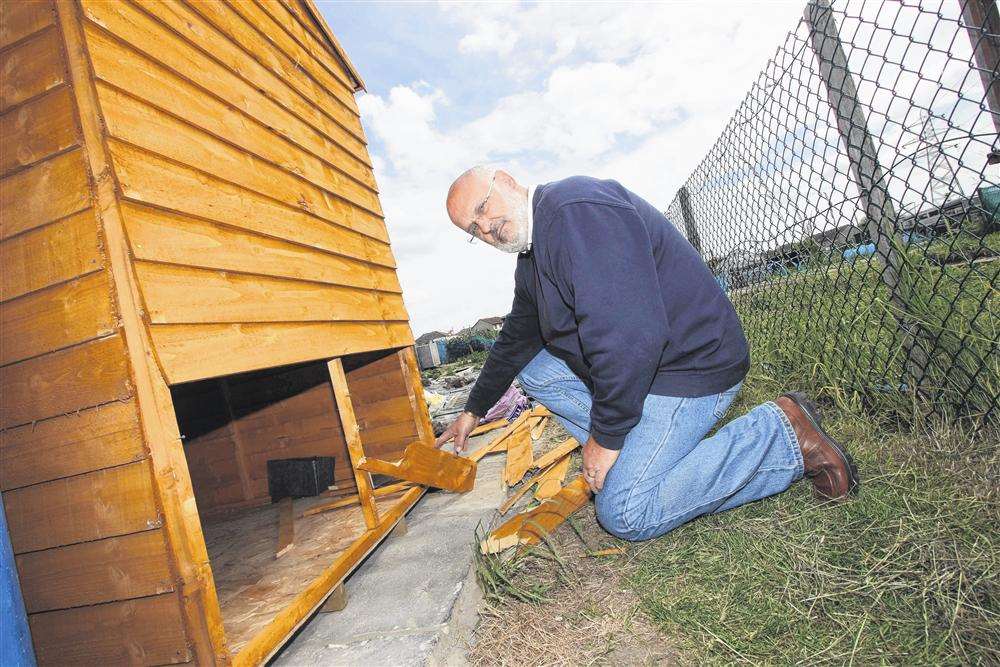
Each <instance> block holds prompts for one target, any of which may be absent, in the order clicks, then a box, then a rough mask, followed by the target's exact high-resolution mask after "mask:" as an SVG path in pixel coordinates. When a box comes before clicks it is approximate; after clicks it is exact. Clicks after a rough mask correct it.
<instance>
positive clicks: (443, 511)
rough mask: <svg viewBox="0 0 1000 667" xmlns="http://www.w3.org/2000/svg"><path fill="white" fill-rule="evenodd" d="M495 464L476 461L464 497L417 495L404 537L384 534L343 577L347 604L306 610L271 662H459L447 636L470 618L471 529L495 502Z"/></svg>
mask: <svg viewBox="0 0 1000 667" xmlns="http://www.w3.org/2000/svg"><path fill="white" fill-rule="evenodd" d="M489 439H490V437H489V435H487V436H483V437H482V438H479V439H476V440H475V441H473V442H471V443H470V445H471V447H470V449H472V450H473V451H474V450H475V449H476V448H478V447H479V446H481V445H482V444H484V442H485V441H487V440H489ZM503 465H504V457H503V456H502V455H500V456H490V457H487V458H484V459H483V460H481V461H480V462H479V470H478V474H477V477H476V486H475V488H474V489H473V490H472V491H470V492H469V493H467V494H464V495H458V494H451V493H444V492H431V493H428V494H427V495H425V496H424V497H423V498H422V499H421V500H420V502H418V503H417V505H416V506H415V507H414V508H413V509H412V510H411V511H410V514H409V515H408V516H407V525H408V530H407V532H406V534H405V535H390V536H389V537H388V538H387V540H386V541H385V542H384V543H383V544H382V545H381V546H380V547H379V548H378V549H376V550H375V552H374V553H373V554H372V555H371V556H370V557H369V558H368V559H367V560H366V561H365V562H364V563H363V564H362V565H361V567H359V568H358V570H356V571H355V573H354V574H353V575H352V576H351V577H350V578H348V580H347V581H346V583H345V588H346V590H347V596H348V604H347V608H346V609H344V610H343V611H340V612H334V613H329V614H324V613H318V614H316V615H314V616H313V618H312V619H310V621H309V622H308V623H307V624H306V625H305V626H303V628H302V629H301V630H300V631H299V633H298V634H297V635H296V636H295V637H294V638H293V639H292V640H291V641H290V642H289V643H288V644H287V645H286V646H285V648H284V649H283V650H282V651H281V652H280V653H279V654H278V655H277V656H276V657H275V659H274V662H273V664H275V665H296V666H297V665H352V666H354V665H359V666H366V665H380V666H381V665H425V664H432V665H433V664H448V665H460V664H462V663H463V651H462V646H463V645H464V638H459V637H456V636H450V637H449V633H452V634H453V635H454V634H466V635H467V634H468V632H469V631H470V630H471V627H473V626H474V623H475V621H474V616H475V609H476V606H477V604H478V600H479V596H480V592H479V589H478V586H477V585H476V583H475V578H474V577H473V576H472V575H471V570H472V564H473V549H474V541H475V530H476V526H477V525H478V524H479V523H480V522H481V521H485V520H488V519H489V517H490V516H491V515H492V514H493V512H494V511H495V510H496V508H497V506H499V505H500V503H501V502H503V499H504V497H505V491H504V490H503V488H502V486H501V482H500V473H501V471H502V469H503ZM456 609H459V610H461V611H460V612H457V616H458V617H456ZM470 616H471V617H473V618H470ZM442 638H444V639H445V640H446V641H443V642H442Z"/></svg>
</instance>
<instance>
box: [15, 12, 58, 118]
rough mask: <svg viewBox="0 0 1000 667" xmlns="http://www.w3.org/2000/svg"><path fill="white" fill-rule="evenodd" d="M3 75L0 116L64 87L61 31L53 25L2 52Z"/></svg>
mask: <svg viewBox="0 0 1000 667" xmlns="http://www.w3.org/2000/svg"><path fill="white" fill-rule="evenodd" d="M7 4H8V3H5V4H4V6H5V9H6V5H7ZM0 72H3V81H2V82H0V113H6V112H7V110H8V109H10V108H11V107H13V106H15V105H18V104H21V103H23V102H25V101H27V100H30V99H31V98H33V97H36V96H38V95H41V94H43V93H44V92H45V91H47V90H50V89H52V88H55V87H56V86H58V85H60V84H62V83H63V82H64V81H65V80H66V69H65V63H64V61H63V59H62V42H61V40H60V39H59V31H58V30H57V29H56V28H55V27H53V26H51V25H50V26H48V27H45V28H43V29H42V30H40V31H38V32H36V33H34V34H33V35H31V36H30V37H28V38H26V39H23V40H22V41H20V42H18V43H17V44H14V45H12V46H11V47H10V48H6V49H3V50H2V51H0Z"/></svg>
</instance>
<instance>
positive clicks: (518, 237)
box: [445, 165, 530, 252]
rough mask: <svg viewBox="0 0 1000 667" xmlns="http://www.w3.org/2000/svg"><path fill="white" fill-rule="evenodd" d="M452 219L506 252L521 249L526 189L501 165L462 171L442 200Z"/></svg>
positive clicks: (525, 221)
mask: <svg viewBox="0 0 1000 667" xmlns="http://www.w3.org/2000/svg"><path fill="white" fill-rule="evenodd" d="M445 205H446V206H447V208H448V217H450V218H451V221H452V223H453V224H454V225H455V226H456V227H458V228H459V229H461V230H462V231H464V232H465V233H467V234H470V235H472V236H474V237H476V238H478V239H482V240H483V241H485V242H486V243H488V244H490V245H492V246H493V247H495V248H499V249H500V250H504V251H506V252H521V251H522V250H524V249H525V248H526V247H527V246H528V244H529V242H530V239H529V238H528V189H527V188H525V187H523V186H522V185H520V184H519V183H518V182H517V181H515V180H514V177H513V176H511V175H510V174H508V173H507V172H506V171H503V170H502V169H493V168H490V167H486V166H483V165H479V166H476V167H473V168H472V169H469V170H467V171H465V172H463V173H462V175H461V176H459V177H458V178H456V179H455V182H454V183H452V184H451V187H450V188H448V199H447V201H446V202H445Z"/></svg>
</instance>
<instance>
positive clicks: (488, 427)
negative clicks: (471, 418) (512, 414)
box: [469, 419, 507, 438]
mask: <svg viewBox="0 0 1000 667" xmlns="http://www.w3.org/2000/svg"><path fill="white" fill-rule="evenodd" d="M506 425H507V420H506V419H498V420H496V421H492V422H489V423H488V424H480V425H479V426H477V427H476V428H474V429H472V433H470V434H469V437H470V438H471V437H472V436H475V435H482V434H483V433H489V432H490V431H495V430H497V429H498V428H503V427H504V426H506Z"/></svg>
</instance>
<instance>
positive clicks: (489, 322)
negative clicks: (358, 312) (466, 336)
mask: <svg viewBox="0 0 1000 667" xmlns="http://www.w3.org/2000/svg"><path fill="white" fill-rule="evenodd" d="M503 320H504V318H502V317H484V318H482V319H479V320H476V323H475V324H473V325H472V326H471V327H469V328H468V329H467V330H466V331H468V333H473V334H477V333H487V332H491V331H492V332H498V331H500V329H501V328H503Z"/></svg>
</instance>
